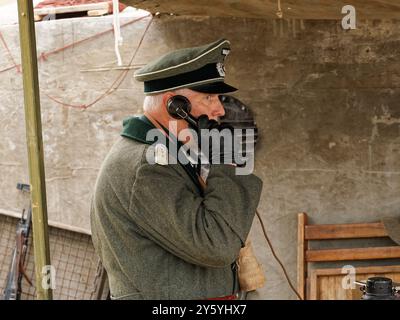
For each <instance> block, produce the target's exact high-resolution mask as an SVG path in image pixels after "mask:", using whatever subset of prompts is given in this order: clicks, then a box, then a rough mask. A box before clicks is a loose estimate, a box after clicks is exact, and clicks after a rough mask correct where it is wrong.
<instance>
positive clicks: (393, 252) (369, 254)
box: [306, 246, 400, 262]
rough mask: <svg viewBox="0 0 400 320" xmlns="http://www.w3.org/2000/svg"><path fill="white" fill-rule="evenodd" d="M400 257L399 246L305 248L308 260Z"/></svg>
mask: <svg viewBox="0 0 400 320" xmlns="http://www.w3.org/2000/svg"><path fill="white" fill-rule="evenodd" d="M395 258H400V246H395V247H372V248H352V249H324V250H307V251H306V260H307V261H308V262H322V261H347V260H349V261H350V260H374V259H395Z"/></svg>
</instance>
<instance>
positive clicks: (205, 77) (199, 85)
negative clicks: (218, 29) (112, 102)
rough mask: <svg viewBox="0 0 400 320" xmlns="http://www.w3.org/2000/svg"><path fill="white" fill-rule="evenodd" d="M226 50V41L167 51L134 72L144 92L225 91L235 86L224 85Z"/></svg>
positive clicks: (227, 42) (227, 45) (234, 89)
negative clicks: (177, 90)
mask: <svg viewBox="0 0 400 320" xmlns="http://www.w3.org/2000/svg"><path fill="white" fill-rule="evenodd" d="M229 52H230V43H229V41H228V40H225V39H220V40H218V41H216V42H213V43H210V44H206V45H204V46H200V47H193V48H185V49H180V50H176V51H173V52H170V53H168V54H166V55H164V56H162V57H161V58H159V59H157V60H155V61H153V62H150V63H149V64H147V65H146V66H144V67H143V68H141V69H139V70H137V71H136V72H135V75H134V77H135V79H136V80H138V81H142V82H144V92H145V94H155V93H160V92H165V91H169V90H175V89H180V88H189V89H192V90H194V91H198V92H205V93H227V92H233V91H236V90H237V89H236V88H234V87H232V86H230V85H228V84H226V83H225V82H224V79H225V68H224V62H225V58H226V56H227V55H228V54H229Z"/></svg>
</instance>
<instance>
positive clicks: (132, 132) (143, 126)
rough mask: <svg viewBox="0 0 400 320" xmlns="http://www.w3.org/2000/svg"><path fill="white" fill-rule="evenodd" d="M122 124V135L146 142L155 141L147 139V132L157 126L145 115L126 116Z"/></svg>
mask: <svg viewBox="0 0 400 320" xmlns="http://www.w3.org/2000/svg"><path fill="white" fill-rule="evenodd" d="M122 124H123V129H122V132H121V136H123V137H126V138H130V139H134V140H137V141H139V142H142V143H146V144H153V143H154V140H146V136H147V132H149V131H150V130H151V129H155V126H154V125H153V124H152V123H151V122H150V121H149V119H147V118H146V117H145V116H143V115H142V116H139V117H130V118H126V119H124V120H123V122H122Z"/></svg>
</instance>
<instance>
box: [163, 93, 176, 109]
mask: <svg viewBox="0 0 400 320" xmlns="http://www.w3.org/2000/svg"><path fill="white" fill-rule="evenodd" d="M174 95H175V94H174V93H173V92H171V91H168V92H165V93H164V94H163V97H162V101H163V106H165V107H167V103H168V100H169V99H170V98H171V97H173V96H174Z"/></svg>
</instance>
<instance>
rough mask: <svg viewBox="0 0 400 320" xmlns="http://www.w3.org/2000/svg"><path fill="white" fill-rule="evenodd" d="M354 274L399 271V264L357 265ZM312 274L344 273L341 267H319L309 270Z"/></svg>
mask: <svg viewBox="0 0 400 320" xmlns="http://www.w3.org/2000/svg"><path fill="white" fill-rule="evenodd" d="M355 269H356V274H363V273H376V274H380V273H388V272H394V273H397V272H398V273H400V266H399V265H393V266H370V267H357V268H355ZM313 275H316V276H327V275H344V273H343V271H342V268H320V269H313V270H311V277H312V276H313Z"/></svg>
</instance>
